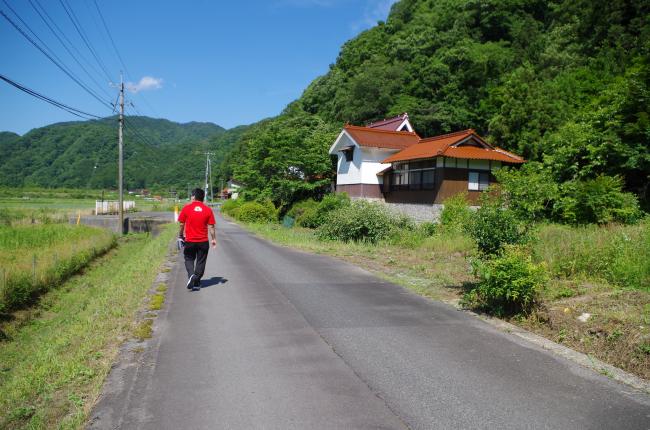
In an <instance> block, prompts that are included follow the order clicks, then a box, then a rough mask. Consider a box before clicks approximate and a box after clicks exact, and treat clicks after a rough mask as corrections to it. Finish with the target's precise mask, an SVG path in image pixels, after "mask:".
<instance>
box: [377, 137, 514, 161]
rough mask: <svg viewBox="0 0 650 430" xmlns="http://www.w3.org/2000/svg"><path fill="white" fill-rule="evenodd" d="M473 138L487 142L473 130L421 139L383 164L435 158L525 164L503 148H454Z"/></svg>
mask: <svg viewBox="0 0 650 430" xmlns="http://www.w3.org/2000/svg"><path fill="white" fill-rule="evenodd" d="M470 136H473V137H474V138H476V139H477V140H479V141H480V142H482V143H485V141H484V140H483V139H482V138H481V137H480V136H479V135H477V134H476V132H475V131H474V130H472V129H468V130H462V131H457V132H455V133H449V134H443V135H440V136H435V137H430V138H427V139H421V140H420V141H419V143H418V144H417V145H412V146H409V147H408V148H405V149H403V150H402V151H400V152H397V153H395V154H393V155H391V156H390V157H388V158H386V159H385V160H384V161H382V163H392V162H395V161H407V160H418V159H424V158H435V157H440V156H444V157H452V158H469V159H473V160H494V161H503V162H505V163H523V162H524V159H523V158H521V157H519V156H517V155H515V154H513V153H511V152H508V151H506V150H503V149H501V148H496V147H492V146H490V145H488V144H487V143H485V145H486V146H487V147H486V148H478V147H475V146H460V147H455V146H452V145H454V144H456V143H459V142H461V141H463V140H465V139H466V138H468V137H470Z"/></svg>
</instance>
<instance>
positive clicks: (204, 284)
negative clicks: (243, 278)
mask: <svg viewBox="0 0 650 430" xmlns="http://www.w3.org/2000/svg"><path fill="white" fill-rule="evenodd" d="M226 282H228V280H227V279H226V278H223V277H221V276H213V277H212V278H210V279H202V280H201V289H203V288H208V287H212V286H214V285H219V284H225V283H226Z"/></svg>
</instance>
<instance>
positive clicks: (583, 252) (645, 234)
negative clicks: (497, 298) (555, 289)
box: [533, 218, 650, 291]
mask: <svg viewBox="0 0 650 430" xmlns="http://www.w3.org/2000/svg"><path fill="white" fill-rule="evenodd" d="M533 251H534V255H535V258H536V260H538V261H545V262H546V263H547V264H548V266H549V268H550V270H551V271H552V273H553V275H555V276H558V277H564V278H572V277H583V278H590V279H602V280H605V281H607V282H609V283H610V284H612V285H617V286H620V287H625V288H634V289H639V290H645V291H650V219H648V218H646V219H645V220H643V221H642V222H640V223H639V224H637V225H627V226H623V225H610V226H597V225H588V226H584V227H569V226H564V225H557V224H551V225H545V226H542V227H541V228H540V230H539V240H538V241H537V242H536V243H535V244H534V249H533Z"/></svg>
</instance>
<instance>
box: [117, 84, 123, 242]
mask: <svg viewBox="0 0 650 430" xmlns="http://www.w3.org/2000/svg"><path fill="white" fill-rule="evenodd" d="M123 127H124V78H123V77H122V73H120V130H119V132H118V139H117V145H118V153H119V155H118V160H119V161H118V163H119V165H118V169H117V170H118V173H117V176H118V178H117V182H118V183H119V193H120V197H119V204H120V207H119V214H120V227H119V229H120V235H123V234H124V187H123V182H124V171H123V169H124V160H123V150H122V147H123V146H124V141H123V139H122V128H123Z"/></svg>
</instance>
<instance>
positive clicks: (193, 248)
mask: <svg viewBox="0 0 650 430" xmlns="http://www.w3.org/2000/svg"><path fill="white" fill-rule="evenodd" d="M204 197H205V193H204V192H203V190H202V189H200V188H195V189H194V190H192V198H191V201H190V203H189V204H187V205H185V207H184V208H183V210H181V213H180V215H179V216H178V222H180V224H181V228H180V231H179V232H178V236H179V237H180V238H181V239H182V240H184V242H185V248H184V250H183V254H184V256H185V269H186V270H187V277H188V279H187V288H188V289H189V288H191V289H193V290H199V289H200V288H201V278H202V277H203V272H204V271H205V262H206V260H207V258H208V251H209V250H210V245H209V243H208V230H209V231H210V237H211V238H212V247H213V248H216V246H217V233H216V231H215V228H214V224H215V220H214V214H213V213H212V209H210V208H209V207H208V206H206V205H204V204H203V198H204Z"/></svg>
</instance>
